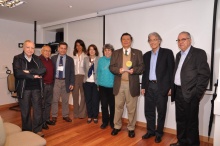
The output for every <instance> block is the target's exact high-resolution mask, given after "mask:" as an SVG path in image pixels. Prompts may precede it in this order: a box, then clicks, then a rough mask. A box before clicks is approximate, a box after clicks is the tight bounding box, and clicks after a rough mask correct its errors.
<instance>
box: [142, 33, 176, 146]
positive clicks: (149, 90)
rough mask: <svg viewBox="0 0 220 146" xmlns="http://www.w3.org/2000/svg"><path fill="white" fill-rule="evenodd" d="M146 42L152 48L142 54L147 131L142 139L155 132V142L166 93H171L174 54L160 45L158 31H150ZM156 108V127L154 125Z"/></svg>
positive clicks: (158, 135)
mask: <svg viewBox="0 0 220 146" xmlns="http://www.w3.org/2000/svg"><path fill="white" fill-rule="evenodd" d="M148 42H149V44H150V47H151V48H152V50H151V51H148V52H147V53H145V54H144V56H143V60H144V65H145V71H144V73H143V76H142V89H141V93H142V94H143V95H144V97H145V98H144V101H145V102H144V110H145V112H144V113H145V117H146V120H147V133H146V134H145V135H143V136H142V139H147V138H150V137H152V136H154V135H155V134H156V138H155V142H156V143H160V142H161V137H162V135H163V128H164V122H165V117H166V111H167V100H168V93H170V94H171V83H172V76H173V70H174V56H173V52H172V51H171V50H169V49H165V48H161V47H160V44H161V42H162V39H161V37H160V35H159V34H158V33H156V32H153V33H150V34H149V35H148ZM156 108H157V112H158V118H157V119H158V120H157V129H156V127H155V121H156Z"/></svg>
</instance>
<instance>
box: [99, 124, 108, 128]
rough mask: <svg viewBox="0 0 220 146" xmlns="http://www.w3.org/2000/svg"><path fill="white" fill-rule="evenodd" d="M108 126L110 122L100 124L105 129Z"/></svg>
mask: <svg viewBox="0 0 220 146" xmlns="http://www.w3.org/2000/svg"><path fill="white" fill-rule="evenodd" d="M107 126H108V124H102V125H101V126H100V128H101V129H105V128H106V127H107Z"/></svg>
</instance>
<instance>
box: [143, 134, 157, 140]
mask: <svg viewBox="0 0 220 146" xmlns="http://www.w3.org/2000/svg"><path fill="white" fill-rule="evenodd" d="M152 136H155V134H150V133H146V134H144V135H143V136H142V139H148V138H150V137H152Z"/></svg>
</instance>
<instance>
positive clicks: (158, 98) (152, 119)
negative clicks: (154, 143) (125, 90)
mask: <svg viewBox="0 0 220 146" xmlns="http://www.w3.org/2000/svg"><path fill="white" fill-rule="evenodd" d="M145 92H146V94H145V98H144V99H145V100H144V101H145V104H144V109H145V117H146V120H147V132H148V133H150V134H156V135H157V136H162V135H163V129H164V123H165V118H166V111H167V100H168V95H166V96H162V95H161V94H160V92H159V89H158V85H157V83H151V82H150V83H149V87H148V89H147V90H146V91H145ZM156 109H157V112H158V118H157V129H156V126H155V124H156Z"/></svg>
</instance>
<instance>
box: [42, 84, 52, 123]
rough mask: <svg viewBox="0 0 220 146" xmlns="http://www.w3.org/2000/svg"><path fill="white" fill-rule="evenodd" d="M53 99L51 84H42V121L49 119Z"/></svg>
mask: <svg viewBox="0 0 220 146" xmlns="http://www.w3.org/2000/svg"><path fill="white" fill-rule="evenodd" d="M52 100H53V84H49V85H47V84H44V95H43V99H42V112H43V114H42V118H43V123H45V122H46V121H47V120H50V110H51V103H52Z"/></svg>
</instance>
